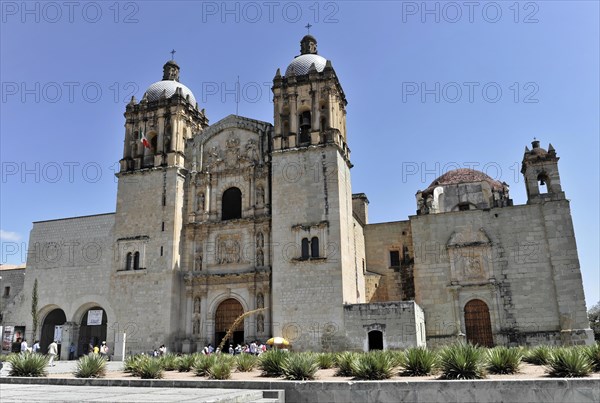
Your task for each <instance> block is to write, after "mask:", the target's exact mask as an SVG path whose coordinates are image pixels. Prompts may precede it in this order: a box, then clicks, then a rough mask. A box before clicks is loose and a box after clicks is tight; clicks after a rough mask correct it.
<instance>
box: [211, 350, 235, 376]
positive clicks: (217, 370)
mask: <svg viewBox="0 0 600 403" xmlns="http://www.w3.org/2000/svg"><path fill="white" fill-rule="evenodd" d="M234 363H235V360H233V359H232V357H231V356H229V355H220V356H217V358H216V359H215V360H214V362H213V363H212V365H211V366H210V367H209V368H208V370H207V372H206V373H207V375H208V377H209V378H210V379H229V378H230V377H231V370H232V369H233V366H234Z"/></svg>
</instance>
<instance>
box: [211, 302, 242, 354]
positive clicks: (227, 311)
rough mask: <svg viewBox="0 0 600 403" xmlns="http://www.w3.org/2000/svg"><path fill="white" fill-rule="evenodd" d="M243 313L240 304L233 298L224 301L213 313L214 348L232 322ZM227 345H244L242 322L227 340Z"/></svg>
mask: <svg viewBox="0 0 600 403" xmlns="http://www.w3.org/2000/svg"><path fill="white" fill-rule="evenodd" d="M243 313H244V308H243V307H242V304H240V302H239V301H238V300H236V299H234V298H229V299H226V300H225V301H223V302H221V303H220V304H219V307H218V308H217V310H216V312H215V343H216V344H215V347H216V346H218V345H219V344H220V343H221V340H223V338H224V337H225V334H226V333H227V330H229V328H230V327H231V326H232V325H233V322H235V320H236V319H237V318H238V317H239V316H240V315H242V314H243ZM229 343H232V344H233V345H234V346H235V345H236V344H238V343H239V344H243V343H244V321H241V323H239V324H238V325H237V326H236V327H235V329H234V331H233V334H232V336H231V338H230V339H229Z"/></svg>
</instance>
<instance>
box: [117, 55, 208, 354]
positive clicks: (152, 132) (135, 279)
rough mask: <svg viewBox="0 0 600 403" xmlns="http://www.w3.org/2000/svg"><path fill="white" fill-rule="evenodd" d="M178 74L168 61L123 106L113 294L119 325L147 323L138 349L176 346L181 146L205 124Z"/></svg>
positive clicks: (182, 180) (183, 166)
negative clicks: (156, 76)
mask: <svg viewBox="0 0 600 403" xmlns="http://www.w3.org/2000/svg"><path fill="white" fill-rule="evenodd" d="M179 72H180V68H179V66H178V65H177V63H176V62H175V61H174V60H169V61H168V62H167V63H165V65H164V67H163V78H162V80H160V81H157V82H155V83H153V84H151V85H150V86H149V87H148V89H147V90H146V92H145V93H144V95H143V97H142V99H141V101H139V102H138V101H137V100H136V99H135V98H134V97H132V99H131V102H130V103H129V104H128V105H127V107H126V110H125V138H124V146H123V158H122V159H121V160H120V171H119V173H117V174H116V176H117V178H118V189H117V206H116V214H115V226H114V246H113V253H114V258H113V270H112V273H111V276H112V278H111V281H112V283H113V284H114V286H113V287H111V292H113V293H114V295H112V296H111V297H112V301H114V304H115V308H116V311H117V312H119V315H120V317H119V318H118V323H137V322H138V321H139V318H142V317H143V318H146V319H144V320H145V321H148V322H149V323H145V326H147V327H146V328H147V329H153V334H152V335H149V337H147V338H144V339H143V340H142V341H140V342H141V343H144V344H142V345H139V346H137V347H139V349H141V350H144V349H145V350H147V349H149V348H152V346H157V345H161V344H163V343H164V344H166V345H167V346H170V347H171V348H174V347H175V346H174V344H173V343H174V342H175V341H174V340H175V339H174V335H173V329H177V325H178V323H179V319H178V318H179V298H174V297H172V296H175V295H179V292H180V287H181V285H180V283H181V281H180V273H179V270H180V266H181V244H182V242H181V239H182V225H183V211H184V208H183V206H184V199H185V194H184V191H185V188H186V187H185V178H186V174H187V170H186V161H185V155H186V154H185V146H186V140H187V139H190V138H192V136H193V135H194V134H196V133H199V132H201V131H202V130H203V129H204V128H205V127H207V126H208V120H207V118H206V116H205V115H204V111H203V110H199V109H198V104H197V103H196V100H195V98H194V94H193V93H192V91H191V90H190V89H189V88H188V87H186V86H185V85H183V84H182V83H180V82H179ZM125 290H130V291H129V292H125ZM131 290H135V291H133V292H132V291H131ZM150 296H153V297H150ZM156 296H164V298H162V297H161V298H158V299H157V298H156ZM150 307H151V308H150ZM149 309H150V310H151V311H152V312H154V313H153V314H152V315H148V312H149ZM162 318H170V320H168V321H165V320H164V319H162ZM129 342H130V340H128V343H129Z"/></svg>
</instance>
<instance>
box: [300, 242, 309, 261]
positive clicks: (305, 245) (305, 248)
mask: <svg viewBox="0 0 600 403" xmlns="http://www.w3.org/2000/svg"><path fill="white" fill-rule="evenodd" d="M309 243H310V242H308V238H302V259H308V257H309V255H308V244H309Z"/></svg>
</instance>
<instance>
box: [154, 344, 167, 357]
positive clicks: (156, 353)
mask: <svg viewBox="0 0 600 403" xmlns="http://www.w3.org/2000/svg"><path fill="white" fill-rule="evenodd" d="M165 354H167V348H166V347H165V345H164V344H161V346H160V347H159V348H158V350H157V349H154V351H153V352H152V357H160V356H163V355H165Z"/></svg>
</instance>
